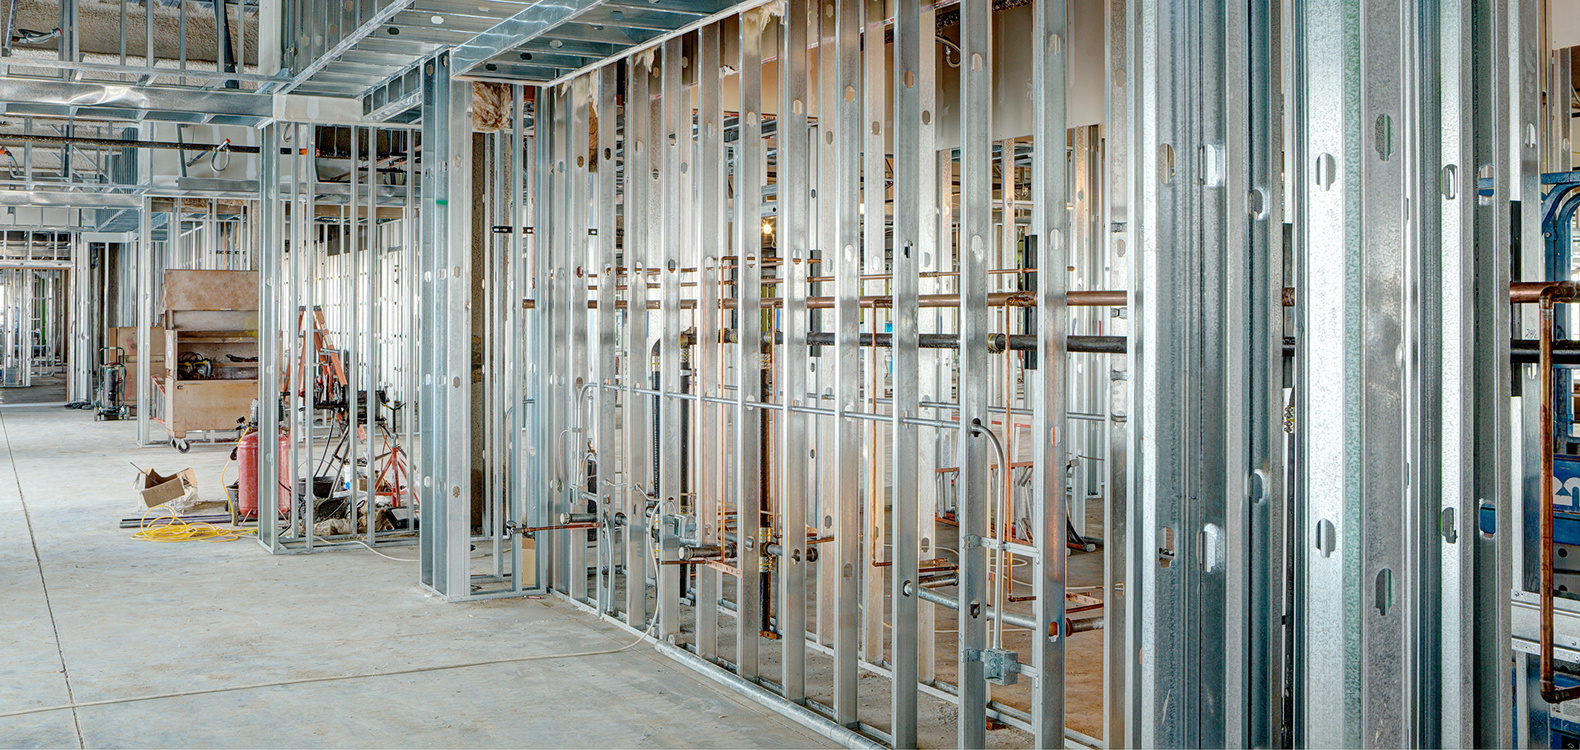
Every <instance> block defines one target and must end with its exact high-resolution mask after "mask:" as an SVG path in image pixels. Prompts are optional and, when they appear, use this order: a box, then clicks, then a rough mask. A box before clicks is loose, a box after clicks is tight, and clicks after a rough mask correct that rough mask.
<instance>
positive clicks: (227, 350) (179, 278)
mask: <svg viewBox="0 0 1580 750" xmlns="http://www.w3.org/2000/svg"><path fill="white" fill-rule="evenodd" d="M257 306H258V298H257V274H256V273H254V272H251V271H167V272H166V273H165V306H164V307H165V309H164V310H163V313H164V323H165V332H164V334H165V340H164V363H163V364H164V366H163V368H162V370H161V371H159V373H158V375H156V377H155V383H154V387H155V392H156V393H155V395H156V397H157V403H156V404H155V407H156V408H155V410H154V412H153V414H154V418H155V419H157V420H158V421H159V422H160V423H162V424H163V425H164V426H165V429H167V430H168V431H169V432H170V437H171V438H172V439H184V438H185V437H186V435H187V433H189V432H195V431H196V432H217V431H229V430H235V429H237V423H238V420H241V419H245V418H246V417H247V415H248V412H249V411H250V410H251V408H252V401H253V399H255V398H257V397H258V330H257V320H258V317H257V311H256V308H257Z"/></svg>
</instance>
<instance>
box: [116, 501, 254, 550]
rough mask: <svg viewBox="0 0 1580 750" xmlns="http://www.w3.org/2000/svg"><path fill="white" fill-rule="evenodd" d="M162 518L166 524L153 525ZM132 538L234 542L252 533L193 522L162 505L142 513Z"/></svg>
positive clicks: (143, 540)
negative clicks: (149, 515) (151, 516)
mask: <svg viewBox="0 0 1580 750" xmlns="http://www.w3.org/2000/svg"><path fill="white" fill-rule="evenodd" d="M154 511H162V513H161V514H160V515H156V516H154V517H153V518H149V517H148V514H149V513H153V512H154ZM162 518H169V519H170V521H169V522H168V523H161V524H155V523H153V522H155V521H158V520H160V519H162ZM138 526H139V528H138V529H137V531H136V533H134V534H132V538H133V539H136V540H138V541H140V542H234V541H236V540H237V539H240V538H242V537H243V536H246V535H248V534H252V533H254V530H253V529H236V528H231V527H229V526H225V527H221V526H215V525H214V524H211V523H203V522H201V521H198V522H193V521H188V520H186V519H183V518H182V517H181V516H178V515H176V512H175V511H173V510H171V509H170V508H168V507H166V506H163V505H156V506H154V507H152V508H149V509H148V510H145V511H143V519H142V522H141V523H140V524H138Z"/></svg>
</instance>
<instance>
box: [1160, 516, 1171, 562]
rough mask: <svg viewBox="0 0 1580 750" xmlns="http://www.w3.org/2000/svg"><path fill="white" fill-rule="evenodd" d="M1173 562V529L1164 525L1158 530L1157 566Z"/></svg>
mask: <svg viewBox="0 0 1580 750" xmlns="http://www.w3.org/2000/svg"><path fill="white" fill-rule="evenodd" d="M1173 564H1174V529H1172V528H1170V527H1168V526H1164V527H1163V528H1162V529H1160V530H1159V531H1158V567H1160V568H1167V567H1169V566H1170V565H1173Z"/></svg>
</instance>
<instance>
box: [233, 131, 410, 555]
mask: <svg viewBox="0 0 1580 750" xmlns="http://www.w3.org/2000/svg"><path fill="white" fill-rule="evenodd" d="M265 142H266V143H267V144H269V146H270V148H269V150H268V151H267V152H266V153H265V155H264V157H263V164H264V170H263V171H264V178H265V179H264V185H265V196H264V202H265V212H266V213H265V214H264V215H263V217H262V220H261V222H260V223H261V224H262V231H263V237H262V248H263V249H262V253H261V262H260V267H261V269H262V273H263V276H262V278H261V279H260V295H262V300H261V303H262V304H261V306H260V315H259V319H260V320H259V330H260V339H261V340H262V341H267V342H271V343H272V344H273V345H272V346H265V347H262V348H261V350H260V356H261V357H262V362H261V368H262V373H263V375H262V376H261V378H260V388H259V390H260V394H259V400H260V404H264V405H266V406H265V408H260V409H259V413H258V415H257V423H256V431H257V434H258V435H259V438H258V442H259V444H260V445H262V446H264V447H263V448H261V449H260V453H259V456H260V460H259V487H258V497H259V503H258V506H257V507H258V508H259V510H258V513H257V519H258V523H259V529H260V533H259V541H260V543H262V544H263V545H264V546H265V547H266V548H268V549H269V550H270V551H271V552H275V553H291V552H314V551H322V550H328V549H343V548H348V547H360V546H368V547H383V546H409V545H413V544H415V543H416V542H417V538H418V529H419V526H420V519H419V518H418V513H419V510H420V508H421V506H422V499H423V498H424V497H426V496H427V494H428V493H427V492H425V491H424V488H422V487H421V486H419V482H418V479H417V476H418V475H417V474H416V471H417V469H416V461H415V460H414V458H413V455H412V454H413V451H414V449H415V446H417V445H419V444H420V443H421V441H420V440H418V439H417V435H418V432H417V428H416V427H415V424H414V423H415V422H416V421H417V417H416V411H417V408H418V406H417V405H418V404H419V403H420V401H419V391H418V387H417V385H416V380H417V377H418V375H417V370H418V365H419V362H418V360H416V359H415V358H414V357H413V356H412V350H413V346H414V341H415V338H416V337H415V334H414V332H413V324H412V321H413V317H414V316H413V314H412V310H413V305H412V304H411V299H412V295H413V292H412V287H414V286H415V285H416V283H417V282H416V281H415V280H414V277H415V276H416V274H417V269H416V267H415V266H416V264H417V260H416V257H415V256H416V255H417V252H416V249H415V238H416V237H417V231H418V230H417V228H416V227H417V224H418V218H417V213H416V205H415V204H416V202H415V200H414V196H415V195H416V194H417V192H418V180H417V164H416V154H417V153H418V150H419V144H418V139H417V131H416V129H415V128H413V127H409V126H401V125H395V126H382V125H369V126H341V125H332V124H324V123H295V122H278V123H275V124H274V125H272V126H270V128H269V129H267V130H266V132H265ZM268 406H272V407H273V408H267V407H268ZM271 510H272V511H273V512H271Z"/></svg>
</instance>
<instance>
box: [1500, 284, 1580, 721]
mask: <svg viewBox="0 0 1580 750" xmlns="http://www.w3.org/2000/svg"><path fill="white" fill-rule="evenodd" d="M1577 294H1580V285H1577V284H1576V283H1575V282H1572V281H1555V282H1535V283H1532V282H1516V283H1512V284H1510V285H1509V302H1510V303H1512V304H1522V303H1526V304H1528V303H1529V302H1531V301H1533V297H1534V301H1535V302H1536V303H1537V304H1539V305H1541V315H1542V319H1541V323H1540V328H1541V331H1540V333H1541V338H1540V340H1539V342H1540V343H1539V357H1538V364H1537V366H1538V367H1540V368H1541V383H1542V384H1541V389H1542V396H1541V399H1542V400H1541V410H1540V411H1539V413H1538V416H1537V421H1538V422H1539V424H1540V427H1541V431H1542V448H1541V450H1542V457H1541V476H1540V478H1539V485H1538V486H1539V487H1540V490H1539V492H1540V494H1541V510H1540V511H1539V513H1540V516H1541V517H1540V518H1538V519H1537V525H1538V527H1539V528H1540V529H1541V541H1540V544H1539V546H1540V549H1539V550H1538V557H1539V559H1540V560H1541V583H1540V588H1541V592H1540V593H1541V639H1540V641H1541V642H1540V647H1541V694H1542V700H1544V701H1547V703H1548V704H1550V705H1557V704H1559V703H1563V702H1565V701H1569V700H1573V699H1575V698H1580V686H1577V687H1570V688H1563V689H1559V687H1558V685H1557V683H1556V682H1555V680H1554V672H1555V670H1554V667H1553V661H1554V658H1553V657H1554V654H1553V652H1554V648H1553V605H1554V603H1555V599H1556V596H1555V594H1554V591H1553V451H1555V450H1557V446H1556V445H1555V442H1556V441H1555V439H1554V436H1553V317H1554V316H1553V307H1554V305H1556V304H1557V303H1560V302H1569V301H1572V300H1574V299H1575V297H1576V295H1577Z"/></svg>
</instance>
